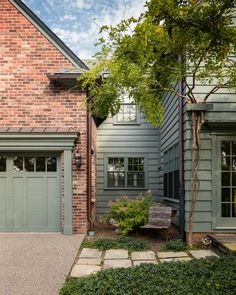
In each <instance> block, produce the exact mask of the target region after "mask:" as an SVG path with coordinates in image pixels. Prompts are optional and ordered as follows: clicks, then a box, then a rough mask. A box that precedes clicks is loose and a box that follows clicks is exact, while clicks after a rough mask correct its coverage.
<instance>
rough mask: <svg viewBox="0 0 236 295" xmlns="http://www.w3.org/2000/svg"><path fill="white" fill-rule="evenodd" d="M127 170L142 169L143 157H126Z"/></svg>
mask: <svg viewBox="0 0 236 295" xmlns="http://www.w3.org/2000/svg"><path fill="white" fill-rule="evenodd" d="M128 171H144V158H128Z"/></svg>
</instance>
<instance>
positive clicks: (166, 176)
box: [164, 173, 168, 198]
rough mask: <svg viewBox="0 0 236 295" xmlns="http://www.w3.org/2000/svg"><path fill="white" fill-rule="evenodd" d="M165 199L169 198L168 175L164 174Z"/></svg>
mask: <svg viewBox="0 0 236 295" xmlns="http://www.w3.org/2000/svg"><path fill="white" fill-rule="evenodd" d="M164 197H165V198H167V197H168V175H167V174H166V173H165V174H164Z"/></svg>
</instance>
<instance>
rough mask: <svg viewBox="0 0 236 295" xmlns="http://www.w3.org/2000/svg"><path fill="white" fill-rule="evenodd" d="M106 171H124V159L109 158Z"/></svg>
mask: <svg viewBox="0 0 236 295" xmlns="http://www.w3.org/2000/svg"><path fill="white" fill-rule="evenodd" d="M108 171H124V158H109V159H108Z"/></svg>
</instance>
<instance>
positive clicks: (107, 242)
mask: <svg viewBox="0 0 236 295" xmlns="http://www.w3.org/2000/svg"><path fill="white" fill-rule="evenodd" d="M81 247H82V248H97V249H99V250H108V249H127V250H128V251H142V250H145V249H147V243H146V242H145V241H141V240H136V239H134V238H131V237H123V236H121V237H119V238H118V239H116V240H112V239H98V240H95V241H89V240H87V241H84V242H83V243H82V245H81Z"/></svg>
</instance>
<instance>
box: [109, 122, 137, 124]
mask: <svg viewBox="0 0 236 295" xmlns="http://www.w3.org/2000/svg"><path fill="white" fill-rule="evenodd" d="M113 125H141V123H140V122H136V123H135V122H124V123H122V122H119V123H118V122H113Z"/></svg>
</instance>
